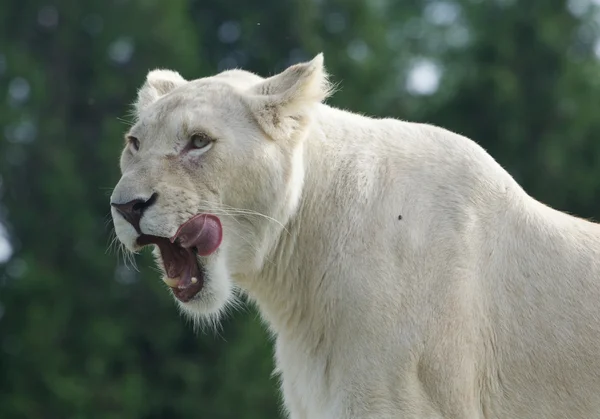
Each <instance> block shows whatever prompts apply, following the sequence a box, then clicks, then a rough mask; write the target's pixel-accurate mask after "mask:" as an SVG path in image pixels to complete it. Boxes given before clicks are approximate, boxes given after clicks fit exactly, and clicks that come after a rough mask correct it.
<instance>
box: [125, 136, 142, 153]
mask: <svg viewBox="0 0 600 419" xmlns="http://www.w3.org/2000/svg"><path fill="white" fill-rule="evenodd" d="M127 142H129V145H130V146H131V147H132V148H133V149H134V150H135V151H138V150H139V149H140V140H138V139H137V138H136V137H133V136H131V135H130V136H129V137H127Z"/></svg>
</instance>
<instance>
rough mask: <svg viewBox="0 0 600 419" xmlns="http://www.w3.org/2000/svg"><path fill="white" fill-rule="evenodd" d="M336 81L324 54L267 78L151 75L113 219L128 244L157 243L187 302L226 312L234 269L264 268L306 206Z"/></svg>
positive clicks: (192, 309) (128, 145) (192, 310)
mask: <svg viewBox="0 0 600 419" xmlns="http://www.w3.org/2000/svg"><path fill="white" fill-rule="evenodd" d="M328 88H329V85H328V83H327V80H326V74H325V71H324V68H323V57H322V55H321V54H319V55H318V56H317V57H315V58H314V59H313V60H312V61H310V62H307V63H302V64H297V65H294V66H291V67H289V68H288V69H286V70H285V71H283V72H282V73H280V74H277V75H275V76H273V77H270V78H266V79H263V78H262V77H259V76H257V75H254V74H252V73H249V72H246V71H242V70H230V71H225V72H222V73H220V74H218V75H216V76H213V77H207V78H201V79H197V80H193V81H186V80H184V79H183V78H182V77H181V76H180V75H179V74H178V73H176V72H174V71H170V70H154V71H151V72H150V73H149V74H148V76H147V79H146V82H145V83H144V85H143V86H142V87H141V89H140V90H139V92H138V97H137V101H136V103H135V114H136V121H135V124H134V125H133V126H132V127H131V129H130V130H129V132H128V133H127V134H126V136H125V138H126V142H125V148H124V150H123V152H122V155H121V161H120V167H121V173H122V176H121V179H120V180H119V182H118V184H117V185H116V187H115V189H114V192H113V194H112V196H111V205H112V218H113V221H114V226H115V231H116V234H117V237H118V239H119V240H120V241H121V242H122V243H123V244H124V245H125V247H126V248H127V249H129V250H130V251H133V252H136V251H138V250H140V249H141V248H142V247H144V246H148V245H150V246H153V247H154V255H155V257H156V261H157V265H158V266H159V267H160V269H161V271H162V272H163V280H164V282H165V283H166V284H167V285H168V286H169V287H170V289H171V291H172V294H173V295H174V296H175V298H176V299H177V300H178V302H179V304H180V306H181V307H182V308H183V309H184V311H186V312H188V313H189V314H193V315H210V314H215V313H218V312H219V311H220V310H221V309H222V308H223V307H224V306H225V305H226V303H227V301H228V300H229V299H230V296H231V290H232V288H233V283H234V281H233V280H232V278H235V276H236V275H245V274H248V273H253V272H254V273H256V272H258V271H259V270H260V269H261V267H262V264H263V263H264V260H265V257H266V256H267V255H268V253H269V251H271V250H272V248H273V246H274V245H275V243H276V242H277V240H278V237H279V235H280V234H281V232H282V231H283V230H284V225H285V224H286V223H287V221H288V220H289V218H290V217H291V216H292V215H293V213H294V211H295V209H296V207H297V205H298V202H299V199H300V196H301V190H302V183H303V178H304V162H303V142H304V138H305V137H306V132H307V129H308V127H309V126H310V123H311V120H312V118H311V115H312V113H313V110H314V108H315V106H317V105H318V104H319V103H320V102H321V101H322V100H323V99H324V98H325V97H326V96H327V94H328Z"/></svg>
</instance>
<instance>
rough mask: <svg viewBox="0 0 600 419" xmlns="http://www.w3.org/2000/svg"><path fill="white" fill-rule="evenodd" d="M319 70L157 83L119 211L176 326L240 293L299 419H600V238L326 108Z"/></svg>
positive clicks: (458, 146)
mask: <svg viewBox="0 0 600 419" xmlns="http://www.w3.org/2000/svg"><path fill="white" fill-rule="evenodd" d="M329 93H330V85H329V84H328V82H327V78H326V73H325V70H324V67H323V57H322V55H318V56H317V57H315V58H314V59H313V60H312V61H310V62H307V63H302V64H297V65H294V66H292V67H290V68H288V69H287V70H285V71H284V72H282V73H280V74H277V75H275V76H273V77H270V78H262V77H259V76H257V75H254V74H251V73H248V72H245V71H242V70H232V71H226V72H223V73H220V74H218V75H216V76H214V77H207V78H201V79H198V80H194V81H186V80H184V79H183V78H182V77H181V76H180V75H179V74H178V73H176V72H173V71H169V70H155V71H151V72H150V73H149V74H148V77H147V80H146V82H145V84H144V85H143V87H142V88H141V89H140V91H139V95H138V100H137V102H136V114H137V121H136V123H135V125H134V126H133V127H132V128H131V130H130V132H129V133H128V135H127V142H126V146H125V150H124V151H123V154H122V158H121V170H122V174H123V176H122V178H121V180H120V181H119V183H118V185H117V186H116V188H115V190H114V193H113V195H112V197H111V202H112V205H113V208H112V210H113V211H112V215H113V219H114V224H115V229H116V233H117V235H118V238H119V239H120V241H121V242H122V243H123V244H124V245H125V246H126V247H127V248H128V249H130V250H132V251H138V250H139V249H140V248H141V247H143V246H145V245H150V244H151V245H153V247H154V250H155V255H156V258H157V263H158V265H159V266H160V268H161V269H162V270H163V271H164V272H165V279H164V281H165V282H166V283H167V285H169V286H170V289H171V290H172V293H173V295H174V296H175V297H176V298H177V300H178V302H179V305H180V306H181V308H182V309H183V310H184V311H185V312H186V313H188V314H190V315H191V316H194V317H206V316H215V315H216V314H218V313H219V312H220V311H222V309H223V307H224V306H226V304H227V302H228V301H230V300H231V298H232V289H233V288H234V287H239V288H240V289H242V290H244V291H245V293H247V295H248V296H249V297H250V298H251V299H252V300H254V301H256V303H257V304H258V306H259V308H260V311H261V313H262V315H263V317H264V319H265V320H266V322H267V323H268V325H269V327H270V329H271V330H272V332H273V333H274V334H275V336H276V337H277V341H276V360H277V370H278V372H279V373H280V374H281V376H282V391H283V394H284V400H285V405H286V408H287V410H288V411H289V413H290V417H291V418H292V419H342V418H348V419H358V418H361V419H365V418H378V419H384V418H428V419H429V418H446V419H450V418H455V419H476V418H481V419H483V418H485V419H492V418H497V419H507V418H515V419H517V418H518V419H525V418H529V419H541V418H557V419H558V418H560V419H564V418H585V419H590V418H600V227H599V226H598V225H597V224H593V223H591V222H588V221H585V220H583V219H579V218H576V217H573V216H570V215H567V214H564V213H562V212H559V211H556V210H554V209H551V208H549V207H547V206H545V205H543V204H541V203H540V202H538V201H536V200H535V199H533V198H532V197H530V196H529V195H528V194H527V193H526V192H524V191H523V189H522V188H521V187H520V186H519V185H518V184H517V183H516V182H515V181H514V180H513V178H512V177H511V176H510V175H509V174H508V173H507V172H506V171H505V170H503V169H502V167H500V165H499V164H497V163H496V161H494V159H493V158H492V157H490V156H489V155H488V154H487V153H486V152H485V151H484V150H483V149H482V148H481V147H479V146H478V145H477V144H476V143H474V142H473V141H471V140H469V139H467V138H465V137H462V136H460V135H457V134H454V133H452V132H449V131H447V130H444V129H441V128H437V127H434V126H431V125H423V124H415V123H409V122H403V121H398V120H395V119H374V118H369V117H366V116H362V115H357V114H354V113H351V112H348V111H343V110H340V109H335V108H333V107H330V106H327V105H325V104H323V103H322V101H323V100H324V99H325V98H326V97H327V96H328V94H329Z"/></svg>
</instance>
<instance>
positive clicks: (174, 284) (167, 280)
mask: <svg viewBox="0 0 600 419" xmlns="http://www.w3.org/2000/svg"><path fill="white" fill-rule="evenodd" d="M163 282H164V283H165V284H167V285H168V286H170V287H171V288H175V287H177V284H179V278H163Z"/></svg>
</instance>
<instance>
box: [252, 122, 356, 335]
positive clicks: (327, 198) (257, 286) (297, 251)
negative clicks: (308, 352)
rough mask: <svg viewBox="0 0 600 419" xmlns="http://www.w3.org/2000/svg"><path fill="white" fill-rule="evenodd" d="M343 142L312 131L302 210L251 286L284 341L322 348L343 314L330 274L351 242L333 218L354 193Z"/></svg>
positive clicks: (320, 128)
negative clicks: (285, 337)
mask: <svg viewBox="0 0 600 419" xmlns="http://www.w3.org/2000/svg"><path fill="white" fill-rule="evenodd" d="M347 129H351V128H350V127H348V128H347ZM341 138H343V135H340V133H332V132H328V126H327V125H323V124H319V123H317V124H315V126H314V127H313V129H312V132H311V133H310V135H309V137H308V138H307V139H306V143H305V148H304V182H303V188H302V193H301V195H300V199H299V201H298V205H297V207H296V209H295V211H294V214H293V215H292V216H291V217H290V218H289V221H288V222H287V224H286V226H285V230H283V231H281V234H280V235H279V236H278V240H277V242H276V243H274V244H273V247H272V250H271V251H270V253H269V256H268V257H267V258H266V260H265V262H264V264H263V266H262V269H261V271H260V272H259V273H258V274H257V275H255V276H254V278H252V279H251V280H249V281H247V284H248V287H247V288H248V289H247V290H248V293H249V295H250V297H251V298H252V299H254V300H255V301H256V302H257V304H258V306H259V308H260V311H261V314H262V315H263V317H264V318H265V320H266V321H267V322H268V324H269V325H270V327H271V329H272V330H273V331H274V332H275V333H276V334H277V335H280V336H281V335H285V334H288V333H290V334H291V333H292V331H293V334H294V337H295V339H298V338H299V337H300V336H303V338H304V339H303V340H306V341H307V342H320V344H322V343H323V339H324V336H331V334H330V333H328V332H327V331H328V330H329V331H331V330H332V329H334V327H335V323H336V319H337V318H339V316H341V315H343V313H339V312H337V311H336V310H338V305H336V304H334V299H335V298H337V296H339V288H340V285H342V284H339V283H336V282H334V281H335V278H337V277H338V275H336V274H335V273H334V272H331V271H330V269H332V268H334V267H333V263H332V262H333V261H334V260H335V259H336V255H337V254H339V252H340V251H341V250H340V247H341V246H342V244H343V242H344V240H346V239H347V237H346V234H345V231H347V229H346V228H345V227H344V225H343V223H344V221H343V220H341V219H339V217H336V216H335V213H336V212H337V213H342V212H340V211H338V210H339V209H340V208H341V207H343V208H347V207H348V205H350V202H349V201H348V200H349V199H350V200H351V196H350V195H351V191H352V190H351V189H350V188H348V187H346V185H344V182H346V176H345V173H347V171H348V169H349V167H348V162H351V161H352V158H349V157H350V156H349V155H348V153H349V152H348V146H347V145H344V144H343V143H342V142H340V141H339V139H341ZM341 150H344V151H343V154H344V156H345V157H344V158H340V155H339V153H341V152H342V151H341ZM342 211H343V210H342Z"/></svg>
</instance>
